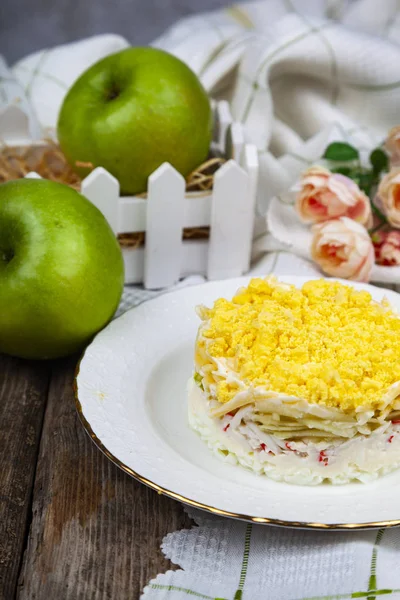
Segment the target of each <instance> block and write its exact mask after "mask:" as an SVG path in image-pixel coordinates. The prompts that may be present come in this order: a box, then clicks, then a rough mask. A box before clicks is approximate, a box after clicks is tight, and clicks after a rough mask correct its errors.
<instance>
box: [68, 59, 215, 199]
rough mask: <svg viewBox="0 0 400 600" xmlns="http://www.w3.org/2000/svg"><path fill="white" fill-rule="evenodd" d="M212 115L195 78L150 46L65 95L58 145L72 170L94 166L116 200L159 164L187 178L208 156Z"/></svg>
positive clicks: (91, 72) (105, 65) (86, 76)
mask: <svg viewBox="0 0 400 600" xmlns="http://www.w3.org/2000/svg"><path fill="white" fill-rule="evenodd" d="M211 124H212V114H211V107H210V101H209V98H208V96H207V94H206V92H205V90H204V88H203V86H202V85H201V83H200V81H199V79H198V78H197V76H196V75H195V74H194V73H193V71H191V70H190V69H189V67H188V66H186V65H185V64H184V63H183V62H182V61H180V60H179V59H177V58H175V57H174V56H172V55H171V54H168V53H167V52H163V51H162V50H157V49H155V48H128V49H126V50H122V51H121V52H117V53H116V54H112V55H110V56H107V57H106V58H103V59H102V60H100V61H99V62H98V63H96V64H95V65H93V66H92V67H90V68H89V69H88V70H87V71H85V72H84V73H83V74H82V75H81V76H80V77H79V79H78V80H77V81H76V82H75V83H74V84H73V86H72V87H71V89H70V90H69V92H68V93H67V95H66V97H65V100H64V102H63V105H62V107H61V111H60V114H59V118H58V131H57V133H58V139H59V143H60V146H61V149H62V151H63V153H64V154H65V156H66V158H67V160H68V161H69V162H70V164H71V165H72V167H73V168H74V169H76V170H77V172H78V173H79V174H80V175H81V176H82V177H84V176H85V175H87V174H88V173H89V171H90V169H88V168H82V167H79V164H80V163H91V164H92V165H93V166H94V167H98V166H102V167H104V168H105V169H107V171H109V172H110V173H112V175H114V176H115V177H116V178H117V179H118V180H119V182H120V185H121V190H122V193H123V194H136V193H139V192H143V191H145V190H146V186H147V178H148V176H149V175H150V174H151V173H152V172H153V171H154V170H155V169H157V167H159V166H160V165H161V164H162V163H163V162H165V161H167V162H169V163H171V164H172V165H173V166H174V167H175V168H176V169H177V170H178V171H179V172H180V173H182V175H184V176H185V175H188V174H189V173H190V172H191V171H192V170H193V169H195V168H196V167H197V166H199V165H200V164H201V163H202V162H203V161H204V160H205V159H206V158H207V155H208V151H209V146H210V141H211Z"/></svg>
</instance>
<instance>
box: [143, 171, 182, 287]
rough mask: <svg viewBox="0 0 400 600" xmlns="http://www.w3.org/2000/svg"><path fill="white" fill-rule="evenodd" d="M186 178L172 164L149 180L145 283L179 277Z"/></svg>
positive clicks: (150, 284) (167, 283)
mask: <svg viewBox="0 0 400 600" xmlns="http://www.w3.org/2000/svg"><path fill="white" fill-rule="evenodd" d="M185 187H186V186H185V180H184V178H183V177H182V175H180V173H178V172H177V171H176V170H175V169H174V168H173V167H172V166H171V165H170V164H169V163H164V164H162V165H161V166H160V167H159V168H158V169H157V170H156V171H154V173H152V174H151V175H150V177H149V180H148V195H147V226H146V252H145V259H144V285H145V287H148V288H157V287H167V286H170V285H172V284H173V283H175V282H176V281H178V280H179V278H180V274H181V264H182V229H183V215H184V212H183V211H184V200H185Z"/></svg>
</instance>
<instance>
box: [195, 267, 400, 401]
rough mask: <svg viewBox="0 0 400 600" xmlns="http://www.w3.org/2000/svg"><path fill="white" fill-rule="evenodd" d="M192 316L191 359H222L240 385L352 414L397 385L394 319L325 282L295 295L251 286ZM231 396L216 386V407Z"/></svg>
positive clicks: (365, 298) (398, 329)
mask: <svg viewBox="0 0 400 600" xmlns="http://www.w3.org/2000/svg"><path fill="white" fill-rule="evenodd" d="M200 316H201V318H202V319H203V321H205V322H204V323H203V326H202V327H201V328H200V332H199V336H198V339H197V347H198V354H199V353H200V354H203V355H204V353H206V354H207V355H208V356H210V357H213V358H225V359H228V360H227V364H229V365H231V366H232V369H233V371H234V372H235V373H236V374H237V375H238V377H239V378H240V379H241V381H243V382H244V383H245V384H246V385H247V386H263V387H265V388H267V389H268V390H271V391H275V392H279V393H284V394H287V395H290V396H295V397H297V398H305V399H306V400H308V401H309V402H313V403H318V404H323V405H325V406H332V407H338V408H341V409H342V410H354V409H356V408H357V407H361V406H362V407H366V408H367V407H372V408H373V407H374V406H377V405H378V404H379V403H380V401H381V400H382V397H383V395H384V394H385V392H387V390H388V388H389V387H390V386H391V385H392V384H394V383H396V382H398V381H400V318H399V317H398V316H397V315H396V314H395V313H394V312H392V310H391V309H390V306H389V304H388V302H387V301H382V303H377V302H374V301H373V300H372V297H371V295H370V294H369V293H368V292H366V291H356V290H354V289H353V288H351V287H350V286H346V285H343V284H341V283H337V282H328V281H326V280H318V281H309V282H307V283H306V284H304V285H303V287H302V289H297V288H296V287H295V286H293V285H291V286H289V285H286V284H280V283H279V282H278V281H277V280H276V279H275V278H272V277H270V278H267V279H253V280H252V281H251V282H250V284H249V286H248V287H247V288H243V289H241V290H239V291H238V293H237V295H236V296H234V298H233V299H232V301H229V300H225V299H223V298H220V299H218V300H217V301H216V302H215V303H214V306H213V307H212V308H211V309H208V308H205V307H202V308H201V309H200ZM237 391H238V389H237V386H235V384H234V383H228V382H227V381H226V380H225V379H224V380H220V381H218V382H217V398H218V400H219V401H220V402H228V401H229V400H231V399H232V398H233V397H234V396H235V394H236V393H237Z"/></svg>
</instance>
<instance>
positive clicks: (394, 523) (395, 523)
mask: <svg viewBox="0 0 400 600" xmlns="http://www.w3.org/2000/svg"><path fill="white" fill-rule="evenodd" d="M85 353H86V350H85V352H84V353H83V354H82V356H81V358H80V359H79V361H78V364H77V367H76V369H75V377H74V382H73V390H74V397H75V408H76V410H77V412H78V415H79V419H80V421H81V423H82V425H83V427H84V429H85V431H86V433H87V434H88V435H89V436H90V438H91V440H92V441H93V442H94V444H95V445H96V446H97V447H98V448H99V450H101V451H102V453H103V454H105V456H106V457H107V458H108V459H109V460H111V462H113V463H114V464H115V465H116V466H117V467H119V468H120V469H121V470H122V471H124V472H125V473H127V474H128V475H130V476H131V477H133V478H134V479H136V480H137V481H140V483H144V484H145V485H147V486H148V487H150V488H151V489H153V490H155V491H156V492H158V493H159V494H163V495H164V496H168V497H169V498H172V499H173V500H178V501H179V502H183V503H184V504H188V505H189V506H193V507H194V508H200V509H201V510H205V511H207V512H210V513H212V514H214V515H218V516H221V517H230V518H232V519H239V520H241V521H249V522H251V523H255V524H261V525H277V526H280V527H288V528H290V529H295V528H298V529H326V530H328V529H329V530H335V529H336V530H338V529H380V528H382V527H385V528H387V527H399V526H400V519H395V520H391V521H376V522H369V523H315V522H303V521H285V520H282V519H273V518H270V517H254V516H252V515H245V514H239V513H234V512H230V511H227V510H222V509H220V508H216V507H215V506H209V505H208V504H203V503H202V502H197V501H196V500H193V499H192V498H187V497H186V496H182V495H181V494H177V493H176V492H173V491H171V490H168V489H167V488H164V487H162V486H160V485H158V484H157V483H155V482H154V481H151V480H150V479H147V477H143V475H140V473H137V471H134V470H133V469H131V467H128V465H126V464H125V463H123V462H122V461H120V460H119V458H117V457H116V456H114V455H113V454H112V453H111V452H110V451H109V450H108V448H106V446H105V445H104V444H103V442H102V441H101V440H100V439H99V438H98V437H97V435H96V434H95V433H94V431H93V429H92V427H91V425H90V423H89V421H88V420H87V419H86V417H85V415H84V414H83V409H82V404H81V402H80V400H79V397H78V376H79V371H80V366H81V362H82V360H83V359H84V357H85Z"/></svg>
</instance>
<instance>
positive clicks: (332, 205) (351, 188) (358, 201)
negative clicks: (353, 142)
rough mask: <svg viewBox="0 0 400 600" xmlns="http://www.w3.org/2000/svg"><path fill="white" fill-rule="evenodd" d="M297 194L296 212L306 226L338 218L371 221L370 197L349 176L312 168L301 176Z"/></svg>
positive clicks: (363, 221)
mask: <svg viewBox="0 0 400 600" xmlns="http://www.w3.org/2000/svg"><path fill="white" fill-rule="evenodd" d="M295 189H296V188H295ZM296 191H297V192H298V193H297V197H296V210H297V213H298V214H299V216H300V218H301V220H302V221H304V222H305V223H321V222H322V221H328V220H329V219H336V218H338V217H349V218H350V219H353V220H354V221H358V222H359V223H362V224H363V225H367V224H368V223H370V222H371V205H370V202H369V198H368V196H366V194H364V192H363V191H362V190H360V188H359V187H358V185H357V184H356V183H354V181H353V180H352V179H350V178H349V177H345V176H344V175H340V174H339V173H331V172H330V171H329V170H328V169H325V168H323V167H318V166H317V167H310V168H309V169H307V171H305V172H304V173H303V174H302V177H301V179H300V182H299V185H298V187H297V189H296Z"/></svg>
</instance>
